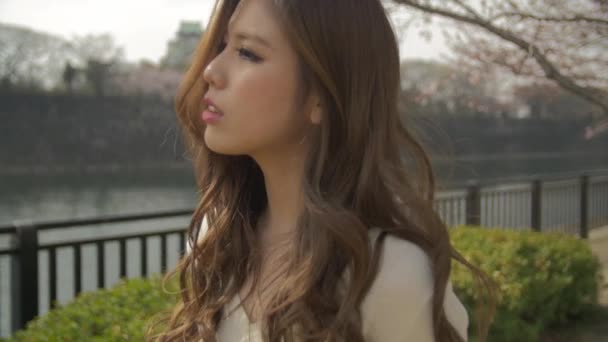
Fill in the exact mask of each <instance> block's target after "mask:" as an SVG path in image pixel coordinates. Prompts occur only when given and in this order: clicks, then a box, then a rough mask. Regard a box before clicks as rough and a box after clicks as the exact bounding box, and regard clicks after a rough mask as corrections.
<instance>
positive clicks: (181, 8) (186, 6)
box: [0, 0, 446, 62]
mask: <svg viewBox="0 0 608 342" xmlns="http://www.w3.org/2000/svg"><path fill="white" fill-rule="evenodd" d="M213 3H214V0H0V22H1V23H5V24H15V25H20V26H25V27H28V28H31V29H34V30H37V31H45V32H49V33H53V34H55V35H59V36H62V37H64V38H66V39H69V38H71V37H72V36H73V35H84V34H88V33H95V34H101V33H110V34H112V35H113V36H114V38H115V40H116V42H117V43H118V45H120V46H122V47H124V49H125V53H126V57H127V59H128V60H130V61H137V60H139V59H142V58H146V59H150V60H152V61H155V62H157V61H158V60H159V59H160V57H161V56H163V55H164V54H165V51H166V47H167V42H168V41H169V40H170V39H171V38H172V37H173V36H174V35H175V32H176V31H177V29H178V27H179V22H180V20H196V21H200V22H202V23H203V27H204V26H206V24H207V20H208V19H209V15H210V13H211V9H212V6H213ZM401 45H402V47H404V46H407V48H402V51H401V54H402V57H419V58H437V57H438V56H439V53H440V52H441V53H445V52H446V48H445V46H444V44H443V40H442V39H441V35H440V34H439V33H437V34H434V38H433V41H432V42H430V43H429V42H427V41H425V40H423V39H421V38H420V36H419V35H418V34H416V33H415V32H410V33H408V35H407V39H406V40H405V41H403V42H402V44H401Z"/></svg>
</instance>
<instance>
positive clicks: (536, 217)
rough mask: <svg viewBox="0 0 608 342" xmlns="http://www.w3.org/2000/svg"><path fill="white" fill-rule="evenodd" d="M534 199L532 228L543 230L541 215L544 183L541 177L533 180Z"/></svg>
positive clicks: (532, 202)
mask: <svg viewBox="0 0 608 342" xmlns="http://www.w3.org/2000/svg"><path fill="white" fill-rule="evenodd" d="M531 197H532V199H531V208H530V212H531V213H530V214H531V221H532V222H531V226H532V230H534V231H537V232H540V231H541V224H542V222H541V217H542V216H541V215H542V209H541V208H542V184H541V181H540V180H539V179H536V180H534V181H532V196H531Z"/></svg>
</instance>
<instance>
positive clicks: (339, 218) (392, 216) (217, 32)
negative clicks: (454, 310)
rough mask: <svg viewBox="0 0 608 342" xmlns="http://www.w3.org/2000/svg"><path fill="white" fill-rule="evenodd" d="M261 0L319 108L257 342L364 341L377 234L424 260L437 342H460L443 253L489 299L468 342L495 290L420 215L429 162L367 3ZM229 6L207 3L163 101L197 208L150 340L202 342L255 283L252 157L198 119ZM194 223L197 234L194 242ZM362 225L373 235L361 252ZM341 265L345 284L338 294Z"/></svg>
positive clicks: (429, 211)
mask: <svg viewBox="0 0 608 342" xmlns="http://www.w3.org/2000/svg"><path fill="white" fill-rule="evenodd" d="M269 1H271V2H272V4H273V6H274V7H273V8H274V9H276V13H277V15H278V17H279V18H280V20H281V21H282V24H283V28H284V30H285V32H286V33H287V35H288V38H289V40H290V43H291V44H292V47H293V48H294V49H295V51H296V52H297V55H298V58H299V66H300V69H299V72H300V76H301V77H300V79H301V84H302V87H301V89H303V90H302V91H303V94H308V91H310V89H313V88H314V89H316V90H318V93H319V94H321V103H322V108H323V109H324V112H323V120H322V123H321V125H320V127H318V129H317V130H316V131H315V133H314V136H313V137H311V138H312V139H311V148H310V151H309V154H308V156H307V159H306V166H305V175H304V178H303V179H302V182H303V189H304V198H305V200H304V202H305V204H304V210H303V212H302V213H301V215H300V217H298V221H297V229H296V237H295V241H296V244H295V247H294V248H292V249H290V252H289V253H290V254H289V255H287V256H286V257H285V259H283V260H284V262H285V263H286V265H288V266H287V267H286V268H285V269H286V271H285V272H284V273H282V274H281V285H280V286H279V287H278V290H277V291H276V293H274V294H273V297H272V300H271V305H270V306H269V308H268V309H267V310H266V312H264V315H263V317H264V319H263V320H262V322H263V324H262V332H263V336H264V340H266V341H281V340H284V341H294V337H295V336H296V330H297V336H298V338H299V339H301V340H314V341H321V340H322V341H355V342H356V341H364V338H363V335H362V331H361V329H362V324H361V323H362V322H361V312H360V304H361V302H362V300H363V298H364V296H365V295H366V293H367V291H368V289H369V287H370V285H371V283H372V282H373V280H374V279H375V276H376V274H377V270H378V261H379V255H380V250H381V248H382V241H383V237H385V236H386V235H387V234H390V235H393V236H396V237H399V238H401V239H405V240H408V241H411V242H413V243H415V244H417V245H418V246H420V247H421V248H422V249H423V250H424V251H425V252H426V253H427V254H428V256H429V259H430V261H431V263H432V271H433V275H434V290H433V291H434V293H433V329H434V334H435V338H436V340H437V341H442V342H443V341H462V338H461V337H459V335H458V333H457V332H456V330H455V329H454V327H453V326H452V325H451V324H450V323H449V322H448V320H447V318H446V313H445V312H444V308H443V303H444V296H445V291H446V286H447V282H448V279H449V275H450V270H451V262H452V259H455V260H457V261H458V262H460V263H462V264H464V265H465V266H467V267H468V268H470V270H471V271H472V273H473V274H474V276H475V278H476V280H478V282H477V285H478V290H479V291H484V292H485V293H486V298H487V299H489V300H488V301H486V303H485V304H486V305H485V308H486V310H485V311H484V312H482V311H480V310H477V312H478V316H479V317H478V321H477V323H478V327H479V329H478V337H479V338H480V340H485V338H486V336H487V332H488V327H489V324H490V322H491V320H492V316H493V312H494V307H495V301H494V300H493V299H494V298H495V293H494V291H493V289H494V284H493V282H492V281H491V280H490V278H489V277H488V276H487V275H485V274H484V273H483V272H482V271H481V270H479V269H478V268H477V267H475V266H474V265H471V264H470V263H468V262H467V261H466V260H465V259H464V258H463V257H462V256H461V255H460V254H459V253H458V252H457V251H456V250H455V249H454V248H453V247H452V245H451V243H450V239H449V235H448V229H447V227H446V225H445V224H444V223H443V222H442V220H441V219H440V218H439V216H438V215H437V214H436V212H435V211H434V209H433V198H434V192H435V180H434V175H433V171H432V168H431V165H430V162H429V158H428V156H427V154H426V153H425V150H424V148H423V147H422V146H421V144H420V143H419V142H418V141H417V140H416V139H415V138H414V136H413V134H412V132H411V130H408V128H407V127H406V126H405V125H404V117H403V115H401V116H400V115H399V113H398V111H397V100H398V96H399V90H400V72H399V71H400V70H399V51H398V43H397V39H396V36H395V34H394V31H393V29H392V26H391V24H390V22H389V20H388V17H387V14H386V11H385V8H384V7H383V5H382V4H381V2H380V0H332V1H330V2H328V1H326V0H269ZM238 3H239V0H218V1H217V2H216V4H215V7H214V9H213V13H212V15H211V19H210V23H209V26H208V28H207V31H206V32H205V34H204V36H203V37H202V39H201V41H200V44H199V45H198V47H197V50H196V51H195V54H194V57H193V61H192V64H191V66H190V67H189V69H188V71H187V73H186V75H185V78H184V80H183V82H182V84H181V86H180V89H179V92H178V95H177V98H176V112H177V116H178V119H179V122H180V125H181V127H182V129H183V135H184V138H185V141H186V144H187V147H188V151H189V155H190V156H191V158H192V160H193V163H194V168H195V173H196V179H197V184H198V190H199V192H200V193H199V195H200V201H199V203H198V205H197V207H196V210H195V211H194V214H193V216H192V219H191V222H190V226H189V229H188V232H187V238H188V244H189V246H190V248H191V252H190V253H188V254H186V255H185V256H184V257H183V258H182V259H181V260H180V262H179V264H178V266H177V268H176V269H175V270H173V271H172V272H170V273H168V274H167V275H166V276H165V280H166V279H168V278H170V277H172V276H174V275H179V281H180V294H181V300H180V302H179V304H178V305H177V306H176V307H175V308H173V309H172V312H171V313H169V314H167V315H166V317H164V320H163V322H164V325H163V326H164V331H162V332H161V333H158V334H155V335H154V336H153V337H149V339H150V340H157V341H183V340H187V341H192V340H201V339H202V341H205V342H215V341H216V337H215V336H216V335H215V334H216V330H217V328H218V325H219V323H220V319H221V317H222V310H223V309H222V308H223V307H224V305H225V304H227V303H228V302H229V301H230V299H231V298H232V297H233V296H234V295H237V294H238V291H239V289H241V288H242V286H243V284H244V282H245V279H246V276H247V275H252V276H253V278H254V284H255V282H256V281H257V278H256V276H257V274H256V271H257V270H259V261H260V258H259V253H258V250H257V249H256V242H255V230H256V224H255V223H256V221H257V219H258V218H259V216H260V214H261V213H262V212H263V211H264V209H265V206H266V201H267V198H266V192H265V187H264V179H263V175H262V172H261V170H260V168H259V167H258V166H257V164H256V163H255V161H254V160H253V159H252V158H251V157H248V156H229V155H221V154H217V153H214V152H213V151H211V150H209V149H208V148H207V147H206V145H205V143H204V139H203V133H204V130H205V124H204V123H203V122H202V121H201V120H200V118H199V113H200V112H201V110H202V109H203V108H202V106H203V105H202V104H201V102H202V101H201V99H202V97H203V95H204V94H205V93H206V91H207V89H208V84H207V83H206V82H205V81H204V80H203V77H202V74H203V71H204V69H205V67H206V66H207V64H208V63H209V62H211V60H212V59H213V58H214V57H215V56H216V54H217V53H218V46H219V44H220V43H221V39H222V37H223V34H224V32H225V29H226V27H227V24H228V21H229V19H230V17H231V15H232V13H233V12H234V10H235V8H236V6H237V5H238ZM302 98H305V97H304V96H303V97H302ZM203 218H205V220H206V221H207V225H208V231H207V233H206V234H205V235H204V236H202V237H201V239H199V233H200V228H201V223H202V221H203ZM371 227H379V228H380V229H381V230H382V233H381V234H380V236H381V238H380V239H378V240H377V241H376V244H375V245H374V246H370V242H369V237H368V230H369V229H370V228H371ZM372 247H373V248H372ZM345 271H348V274H349V281H348V282H347V284H346V286H345V287H344V288H343V289H342V288H341V287H340V286H339V283H340V278H341V275H342V274H344V272H345ZM254 286H255V285H254ZM338 294H340V295H338ZM480 307H481V306H480ZM478 309H479V308H478ZM404 310H405V309H404ZM296 326H298V327H301V328H302V329H295V328H294V327H296ZM150 331H151V330H149V331H148V333H149V334H150V335H151V333H150ZM150 335H149V336H150Z"/></svg>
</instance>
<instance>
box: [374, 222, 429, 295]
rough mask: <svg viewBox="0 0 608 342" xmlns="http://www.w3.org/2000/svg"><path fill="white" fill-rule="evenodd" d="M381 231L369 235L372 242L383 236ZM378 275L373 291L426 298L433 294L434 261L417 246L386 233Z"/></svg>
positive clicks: (375, 229) (375, 230) (376, 229)
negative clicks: (432, 263) (432, 262)
mask: <svg viewBox="0 0 608 342" xmlns="http://www.w3.org/2000/svg"><path fill="white" fill-rule="evenodd" d="M381 232H382V230H381V229H379V228H372V229H371V230H370V232H369V236H370V242H371V243H372V246H375V241H376V239H377V238H378V237H379V235H380V234H381ZM379 257H380V260H379V263H378V273H377V274H376V279H375V281H374V283H373V285H372V288H371V289H370V291H371V290H376V291H379V290H381V291H382V292H383V293H384V294H386V293H395V295H401V296H406V295H407V296H412V297H416V298H420V299H423V298H426V297H429V296H431V295H432V294H433V271H432V265H431V261H430V258H429V257H428V255H427V253H426V252H425V251H424V250H423V249H422V248H421V247H420V246H418V245H417V244H415V243H413V242H411V241H408V240H405V239H402V238H399V237H397V236H394V235H390V234H386V236H385V237H384V241H383V242H382V244H381V251H380V256H379Z"/></svg>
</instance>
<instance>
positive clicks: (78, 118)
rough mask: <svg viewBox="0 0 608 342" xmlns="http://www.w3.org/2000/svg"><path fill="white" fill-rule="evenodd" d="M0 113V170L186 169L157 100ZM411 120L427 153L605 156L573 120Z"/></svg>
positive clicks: (73, 101) (67, 99)
mask: <svg viewBox="0 0 608 342" xmlns="http://www.w3.org/2000/svg"><path fill="white" fill-rule="evenodd" d="M0 115H1V116H0V117H1V118H2V121H1V124H0V169H2V168H27V167H40V166H49V167H55V166H67V167H76V168H78V167H85V166H87V165H106V164H108V165H110V164H111V165H128V166H134V165H135V166H136V165H150V164H153V165H173V166H175V165H176V164H180V163H184V164H186V163H187V161H186V159H185V158H184V148H183V144H182V143H181V136H180V133H179V131H178V128H177V122H176V117H175V113H174V111H173V106H172V104H171V103H169V102H167V101H163V100H161V99H160V98H154V97H104V98H98V97H94V96H69V95H32V94H15V93H12V94H0ZM411 122H413V124H415V129H414V131H415V133H416V135H417V136H418V137H420V138H421V139H422V140H423V141H424V142H425V143H426V144H427V145H432V146H433V147H432V150H433V151H435V152H441V153H449V152H454V153H455V155H456V156H461V155H487V154H491V155H496V154H505V153H531V152H532V153H537V152H581V153H590V152H605V151H607V150H608V134H604V135H603V136H599V137H597V138H595V139H593V140H591V141H586V140H585V139H584V128H585V126H586V125H587V122H586V121H584V120H581V119H572V120H560V121H556V120H548V119H512V118H501V119H497V118H493V117H487V116H479V117H470V116H468V117H447V116H436V117H416V118H414V119H413V120H411ZM0 171H1V170H0Z"/></svg>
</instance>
